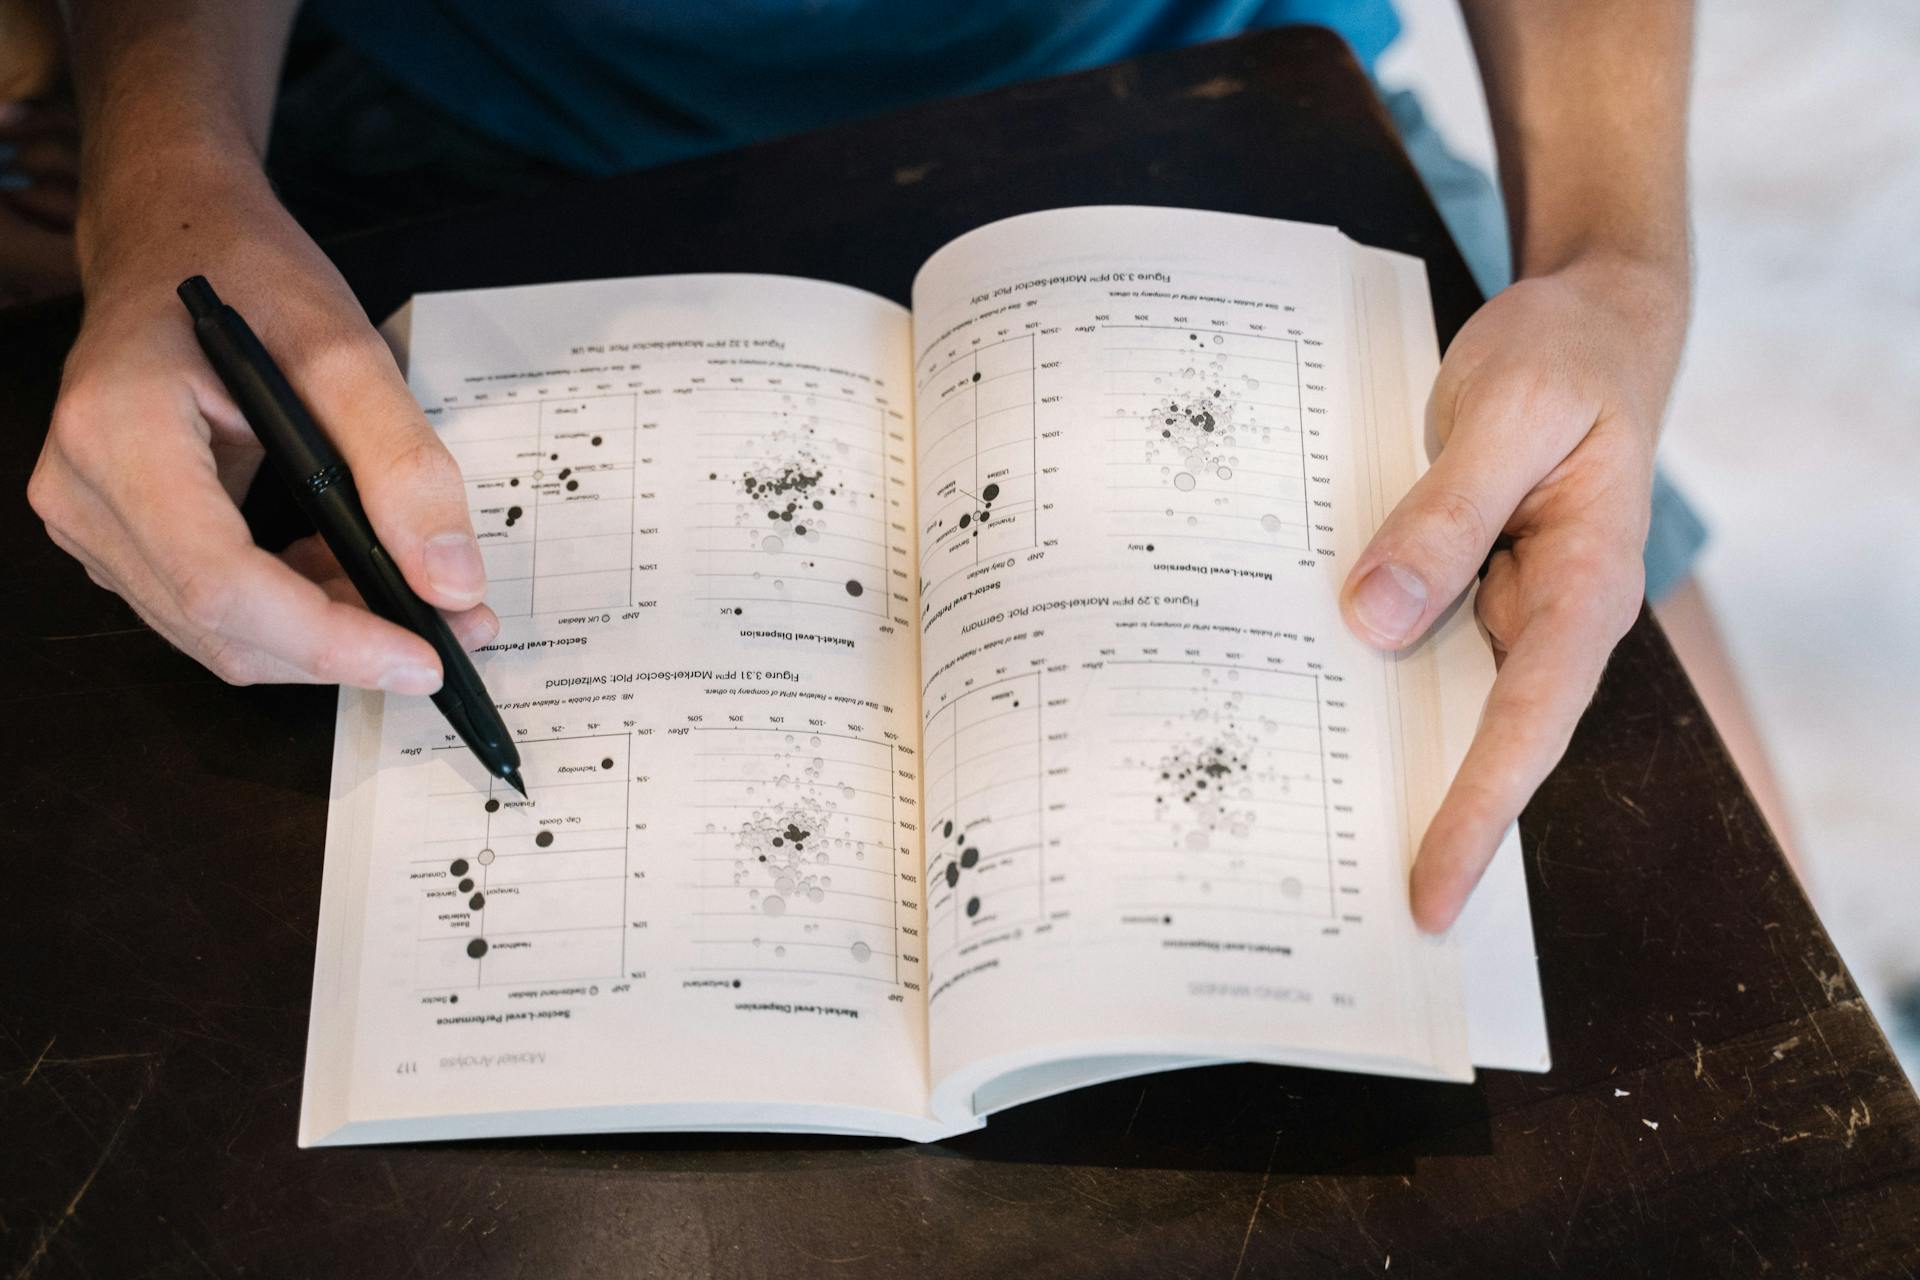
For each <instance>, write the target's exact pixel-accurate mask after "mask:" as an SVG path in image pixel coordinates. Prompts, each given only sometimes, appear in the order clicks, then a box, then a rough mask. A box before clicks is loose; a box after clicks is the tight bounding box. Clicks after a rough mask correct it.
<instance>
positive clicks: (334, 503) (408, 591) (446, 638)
mask: <svg viewBox="0 0 1920 1280" xmlns="http://www.w3.org/2000/svg"><path fill="white" fill-rule="evenodd" d="M309 505H310V507H311V509H312V514H313V515H314V516H315V523H316V524H317V525H318V526H319V527H320V536H321V538H323V539H324V540H325V541H326V544H327V546H328V547H329V548H331V549H332V551H333V554H334V558H335V559H337V560H338V561H339V562H340V567H341V568H342V569H343V570H345V571H346V575H347V580H348V581H349V582H351V583H353V585H354V586H355V587H356V588H357V589H358V590H359V592H360V597H361V599H363V600H365V601H366V603H367V608H368V609H370V610H371V611H373V612H374V613H375V614H377V615H379V616H380V617H382V618H385V619H386V620H387V621H388V622H391V623H394V624H396V625H398V626H401V627H405V628H406V629H407V630H409V631H411V632H413V633H414V634H415V635H417V636H419V637H420V638H421V639H423V640H425V641H426V642H427V643H428V644H430V645H432V646H433V648H434V651H435V652H436V653H438V654H439V655H440V669H441V676H442V678H441V684H440V688H439V690H438V691H437V692H436V693H435V694H434V695H433V701H434V705H436V706H438V707H439V708H440V710H441V712H442V713H443V714H445V715H446V717H447V718H448V719H449V720H450V721H452V722H453V725H454V728H455V729H456V730H457V731H458V732H459V734H460V737H461V738H462V739H463V740H467V741H468V742H469V745H473V743H474V741H475V740H477V741H478V743H480V744H484V745H485V746H486V747H488V748H489V749H493V750H499V749H503V748H506V747H507V743H508V739H507V731H506V725H505V724H504V723H502V722H501V720H500V718H499V716H498V715H497V714H492V713H491V708H492V705H493V704H492V700H491V699H489V698H488V697H487V696H486V690H485V688H484V687H483V686H482V685H481V683H480V675H479V673H478V672H476V671H475V670H474V669H473V663H472V661H471V660H469V659H468V657H467V653H466V650H465V649H464V648H462V647H461V645H460V642H459V640H457V639H455V638H454V634H453V631H452V629H451V628H450V627H448V626H447V621H446V619H445V618H443V617H441V616H440V611H439V610H438V609H436V608H434V607H433V606H432V605H430V604H428V603H427V602H426V601H425V600H422V599H421V598H420V596H419V595H418V594H417V593H416V592H415V591H414V589H413V588H412V587H411V586H409V585H408V583H407V579H406V575H405V574H403V573H401V572H400V566H399V565H397V564H395V563H394V560H393V557H392V556H391V555H389V554H388V553H387V549H386V548H385V547H383V546H381V545H380V543H379V542H378V541H377V540H375V539H372V538H369V539H366V540H365V541H359V540H355V539H349V538H345V537H340V536H336V535H335V534H334V533H332V532H331V531H332V530H340V529H370V528H371V527H372V524H371V522H369V521H368V520H367V517H366V512H365V509H364V508H363V507H362V506H361V504H360V493H359V490H357V489H356V488H355V487H354V484H353V477H352V476H350V475H347V474H344V473H342V474H341V475H340V477H339V478H338V479H336V480H335V481H334V482H333V483H332V484H330V485H328V486H327V487H326V488H325V490H324V491H322V492H320V493H316V494H313V495H311V498H310V501H309ZM329 508H330V509H329Z"/></svg>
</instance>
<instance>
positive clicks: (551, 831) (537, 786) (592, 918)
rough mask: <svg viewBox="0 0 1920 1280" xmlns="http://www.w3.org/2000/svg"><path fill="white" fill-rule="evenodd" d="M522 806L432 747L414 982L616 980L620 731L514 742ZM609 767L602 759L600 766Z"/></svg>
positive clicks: (622, 850) (624, 826) (463, 761)
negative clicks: (433, 774) (433, 770)
mask: <svg viewBox="0 0 1920 1280" xmlns="http://www.w3.org/2000/svg"><path fill="white" fill-rule="evenodd" d="M519 747H520V759H521V765H520V773H521V777H522V779H523V780H524V781H525V782H526V784H527V795H526V797H524V798H523V797H521V796H520V794H519V793H518V792H515V791H512V790H510V789H509V788H507V787H506V785H505V784H504V783H501V782H499V780H498V779H495V778H491V777H489V776H488V775H487V774H486V772H485V771H484V770H483V769H482V768H481V767H480V765H479V763H478V762H477V761H475V760H474V759H473V758H472V754H471V753H470V752H468V751H467V749H466V748H465V747H461V746H454V747H447V748H441V749H436V750H435V752H434V756H435V760H436V763H437V764H440V765H442V766H444V768H443V769H442V770H441V771H440V773H439V775H438V779H437V781H436V783H435V785H434V787H433V789H432V791H431V792H430V794H429V798H428V806H427V811H426V813H425V814H424V815H423V817H422V824H423V828H424V829H425V830H427V831H428V832H430V833H431V834H430V835H429V836H428V837H427V838H426V839H425V841H424V842H423V848H424V850H425V851H427V852H426V854H424V855H423V857H422V858H420V859H416V860H415V861H414V862H412V863H411V864H410V865H409V878H408V883H409V891H410V892H413V893H417V894H418V895H419V907H418V911H417V915H416V923H415V956H416V961H415V967H414V980H415V985H416V986H418V987H421V988H427V989H435V988H445V987H479V986H487V987H495V986H512V985H515V984H519V983H529V982H551V981H560V980H588V979H593V980H599V979H609V980H611V979H617V978H619V977H620V976H621V974H622V973H623V972H624V970H625V967H626V936H625V935H626V929H625V927H624V923H623V922H624V920H625V909H626V900H627V899H626V895H627V893H628V875H627V871H628V867H627V836H628V831H629V829H630V828H629V825H628V820H627V804H628V800H627V778H626V773H627V770H626V767H625V761H626V759H627V752H628V747H629V740H628V739H627V737H626V736H625V735H603V734H602V735H585V736H580V737H567V738H548V739H540V740H533V741H527V740H522V741H521V742H520V743H519ZM609 762H611V763H609Z"/></svg>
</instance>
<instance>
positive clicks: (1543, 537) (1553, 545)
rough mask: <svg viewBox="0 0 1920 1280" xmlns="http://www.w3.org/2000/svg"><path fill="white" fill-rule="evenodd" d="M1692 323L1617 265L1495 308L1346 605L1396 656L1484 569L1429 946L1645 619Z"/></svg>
mask: <svg viewBox="0 0 1920 1280" xmlns="http://www.w3.org/2000/svg"><path fill="white" fill-rule="evenodd" d="M1685 323H1686V283H1685V278H1684V273H1683V272H1682V271H1676V270H1673V269H1670V268H1664V267H1657V266H1654V265H1652V264H1646V263H1639V262H1634V261H1630V260H1624V259H1619V258H1608V259H1601V258H1586V259H1581V260H1578V261H1576V262H1575V263H1574V264H1572V265H1570V266H1568V267H1566V268H1563V269H1562V270H1559V271H1556V272H1554V273H1553V274H1551V275H1544V276H1538V277H1535V278H1532V279H1527V280H1522V281H1521V282H1519V283H1518V284H1515V285H1514V286H1513V287H1511V288H1509V289H1507V290H1506V291H1505V292H1503V293H1501V294H1499V295H1498V296H1496V297H1495V298H1494V299H1493V300H1492V301H1490V302H1489V303H1488V304H1487V305H1486V306H1485V307H1483V308H1482V309H1481V310H1480V311H1479V312H1478V313H1477V314H1476V315H1475V316H1474V317H1473V318H1472V320H1470V321H1469V322H1468V323H1467V325H1466V326H1465V327H1464V328H1463V329H1461V331H1460V334H1459V336H1458V337H1457V338H1455V339H1454V342H1453V345H1452V347H1451V348H1450V349H1449V350H1448V352H1447V356H1446V359H1445V361H1444V362H1442V364H1441V366H1440V375H1439V378H1438V379H1437V380H1436V381H1435V383H1434V388H1433V395H1432V398H1431V400H1430V401H1429V403H1428V406H1427V414H1428V420H1429V425H1430V426H1431V427H1432V428H1433V432H1434V435H1435V436H1437V438H1438V439H1439V440H1440V441H1442V447H1441V450H1440V454H1439V456H1438V457H1437V458H1435V459H1434V461H1433V466H1432V468H1431V469H1430V470H1429V471H1428V472H1427V473H1426V474H1425V475H1424V476H1422V477H1421V479H1420V480H1419V482H1418V483H1416V484H1415V485H1414V487H1413V489H1412V490H1411V491H1410V492H1409V493H1408V494H1407V496H1406V497H1405V498H1404V499H1403V500H1402V501H1401V502H1400V505H1399V506H1397V507H1396V508H1394V510H1393V512H1392V514H1390V515H1389V516H1388V517H1387V520H1386V522H1385V524H1383V525H1382V526H1381V528H1380V531H1379V532H1378V533H1377V534H1376V535H1375V536H1374V539H1373V541H1372V542H1371V543H1370V544H1368V546H1367V549H1366V550H1365V551H1364V552H1363V553H1362V554H1361V556H1360V559H1359V561H1358V562H1357V563H1356V564H1355V565H1354V568H1353V572H1352V574H1351V575H1350V576H1349V577H1348V579H1347V583H1346V585H1345V587H1344V588H1343V590H1342V593H1341V608H1342V610H1343V611H1344V613H1345V616H1346V619H1347V623H1348V625H1349V626H1350V627H1352V629H1353V630H1354V632H1355V633H1356V634H1357V635H1359V636H1360V637H1361V638H1362V639H1363V640H1366V641H1367V642H1369V643H1370V644H1373V645H1375V646H1376V647H1379V648H1382V649H1401V648H1405V647H1406V646H1407V645H1410V644H1412V643H1413V642H1414V641H1415V640H1417V639H1418V638H1419V637H1420V636H1421V635H1423V634H1424V633H1425V632H1426V630H1427V629H1428V628H1429V627H1430V626H1431V625H1432V624H1433V622H1434V620H1435V619H1436V618H1438V617H1439V616H1440V615H1441V614H1442V613H1443V612H1444V611H1445V610H1446V609H1447V607H1448V606H1449V605H1450V604H1451V603H1452V602H1453V601H1454V600H1455V599H1456V598H1457V597H1458V596H1459V595H1460V593H1461V592H1462V591H1464V590H1465V589H1466V588H1467V587H1468V586H1469V585H1471V584H1472V582H1473V580H1474V577H1475V575H1476V574H1477V573H1478V572H1479V570H1480V567H1481V565H1482V563H1486V564H1487V572H1486V578H1485V580H1484V581H1483V582H1482V583H1481V584H1480V592H1479V597H1478V607H1479V614H1480V619H1481V621H1482V622H1483V623H1485V624H1486V628H1487V630H1488V631H1489V632H1490V633H1491V634H1492V636H1493V642H1494V646H1495V653H1496V656H1497V657H1498V658H1499V660H1500V672H1499V675H1498V676H1497V677H1496V678H1495V681H1494V685H1493V691H1492V692H1491V693H1490V694H1489V695H1488V698H1487V705H1486V711H1485V714H1484V716H1483V718H1482V720H1481V724H1480V728H1479V732H1478V733H1477V734H1476V735H1475V736H1474V740H1473V745H1472V747H1471V748H1470V749H1469V750H1468V752H1467V756H1466V759H1465V761H1464V762H1463V763H1462V764H1461V766H1460V772H1459V774H1458V776H1457V777H1456V778H1455V779H1454V781H1453V785H1452V787H1451V789H1450V790H1449V791H1448V792H1447V795H1446V799H1445V800H1444V801H1443V802H1442V804H1441V806H1440V809H1439V812H1438V813H1436V814H1435V815H1434V818H1433V822H1432V823H1431V825H1429V826H1428V828H1427V832H1426V835H1425V838H1424V839H1423V840H1422V841H1421V844H1420V851H1419V855H1418V857H1417V859H1416V860H1415V863H1414V867H1413V877H1412V902H1413V915H1414V919H1415V920H1416V921H1417V922H1418V923H1419V925H1420V927H1421V928H1423V929H1426V930H1428V931H1430V932H1439V931H1442V930H1444V929H1446V928H1447V927H1448V926H1450V925H1451V924H1452V923H1453V921H1454V919H1455V917H1457V916H1458V915H1459V913H1460V909H1461V907H1462V906H1463V905H1464V904H1465V902H1466V900H1467V896H1468V895H1469V894H1470V893H1471V892H1472V891H1473V887H1474V885H1475V884H1477V883H1478V882H1479V879H1480V875H1481V873H1482V872H1483V871H1485V870H1486V866H1487V863H1488V862H1489V861H1491V860H1492V857H1493V853H1494V850H1495V848H1496V847H1497V846H1498V844H1499V841H1500V838H1501V836H1502V834H1503V833H1504V832H1505V831H1506V829H1507V828H1508V826H1509V825H1511V824H1512V823H1513V821H1514V820H1515V819H1516V818H1517V817H1519V814H1520V810H1521V808H1522V807H1523V806H1524V805H1525V804H1526V802H1527V799H1528V798H1529V797H1530V796H1531V795H1532V794H1533V791H1534V788H1535V787H1537V786H1539V784H1540V782H1541V780H1542V779H1544V778H1545V777H1546V775H1547V773H1548V771H1549V770H1551V769H1552V768H1553V766H1554V764H1555V763H1556V762H1557V761H1558V760H1559V759H1560V756H1561V754H1562V753H1563V752H1564V751H1565V750H1566V746H1567V742H1568V739H1569V738H1570V737H1571V736H1572V734H1573V728H1574V725H1575V723H1576V722H1577V721H1578V720H1579V718H1580V714H1581V712H1582V711H1583V710H1584V709H1585V708H1586V705H1587V702H1588V700H1589V699H1591V698H1592V696H1593V691H1594V688H1595V687H1596V686H1597V685H1598V683H1599V680H1600V673H1601V670H1602V668H1604V667H1605V665H1606V661H1607V656H1608V654H1609V653H1611V652H1612V650H1613V646H1614V644H1615V643H1616V642H1617V641H1618V640H1619V639H1620V637H1621V636H1623V635H1624V634H1626V631H1627V628H1628V627H1629V626H1631V625H1632V624H1633V620H1634V618H1635V617H1636V616H1637V615H1638V613H1639V610H1640V602H1641V595H1642V589H1643V582H1644V574H1643V570H1642V567H1641V558H1640V557H1641V550H1642V547H1643V546H1644V544H1645V542H1646V536H1647V522H1648V517H1649V503H1650V499H1651V489H1652V483H1653V451H1654V443H1655V439H1656V437H1657V435H1658V431H1659V424H1660V418H1661V415H1662V413H1663V412H1664V409H1665V405H1666V398H1667V393H1668V391H1669V389H1670V387H1671V385H1672V381H1673V375H1674V370H1675V367H1676V365H1677V363H1678V359H1679V351H1680V344H1681V340H1682V336H1683V333H1684V330H1685ZM1502 534H1505V535H1507V537H1508V538H1509V539H1510V541H1509V542H1507V543H1506V544H1504V545H1503V546H1502V547H1501V549H1499V550H1497V551H1493V556H1492V560H1491V561H1490V562H1489V561H1488V560H1487V554H1488V552H1489V551H1490V550H1492V549H1493V546H1494V540H1495V539H1496V538H1498V537H1500V536H1501V535H1502Z"/></svg>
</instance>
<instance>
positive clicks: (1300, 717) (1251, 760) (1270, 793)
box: [1101, 660, 1333, 923]
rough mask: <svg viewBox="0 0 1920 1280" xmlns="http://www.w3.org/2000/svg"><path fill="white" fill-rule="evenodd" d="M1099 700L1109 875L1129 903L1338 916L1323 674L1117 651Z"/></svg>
mask: <svg viewBox="0 0 1920 1280" xmlns="http://www.w3.org/2000/svg"><path fill="white" fill-rule="evenodd" d="M1102 679H1103V680H1104V681H1105V687H1104V688H1103V689H1102V690H1101V696H1102V697H1104V698H1106V699H1108V700H1109V703H1110V705H1112V706H1114V707H1116V708H1120V709H1117V710H1115V711H1114V712H1112V713H1111V714H1113V715H1115V716H1116V717H1117V718H1118V720H1119V722H1120V723H1122V724H1124V725H1126V726H1127V728H1126V730H1125V731H1124V732H1123V733H1121V734H1118V735H1116V736H1115V738H1114V739H1113V740H1112V741H1111V742H1110V743H1109V744H1108V746H1107V750H1108V752H1109V757H1108V760H1107V764H1106V766H1105V767H1106V768H1108V769H1109V770H1111V773H1112V777H1113V779H1114V784H1113V789H1112V792H1111V794H1112V796H1113V800H1114V808H1113V811H1112V814H1111V817H1112V822H1113V826H1112V830H1113V833H1114V839H1113V843H1114V844H1115V845H1116V849H1115V853H1114V865H1113V868H1112V870H1113V884H1114V885H1115V887H1116V892H1117V893H1118V895H1119V897H1118V904H1119V905H1120V906H1121V907H1122V908H1123V909H1125V910H1128V911H1130V912H1135V913H1137V912H1140V911H1142V910H1145V911H1147V912H1149V913H1159V914H1160V915H1161V916H1162V917H1163V918H1164V919H1165V921H1166V922H1167V923H1173V922H1175V921H1177V920H1180V919H1182V918H1183V913H1185V912H1191V911H1204V912H1207V913H1215V912H1234V913H1250V914H1260V913H1270V914H1271V913H1278V914H1287V915H1319V916H1326V915H1331V914H1332V912H1333V889H1332V885H1333V866H1332V841H1331V823H1330V815H1329V813H1328V799H1327V787H1326V780H1325V777H1324V744H1323V742H1322V728H1321V726H1322V724H1323V715H1322V707H1321V687H1320V685H1321V677H1320V676H1319V675H1317V674H1314V673H1311V672H1296V671H1285V670H1276V669H1268V668H1263V667H1257V666H1251V665H1238V664H1233V663H1203V662H1182V661H1173V660H1137V661H1127V660H1116V661H1113V662H1110V663H1108V664H1107V665H1106V666H1105V667H1104V668H1103V669H1102Z"/></svg>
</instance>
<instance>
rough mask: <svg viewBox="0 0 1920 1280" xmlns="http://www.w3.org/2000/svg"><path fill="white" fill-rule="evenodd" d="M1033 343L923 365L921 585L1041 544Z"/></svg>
mask: <svg viewBox="0 0 1920 1280" xmlns="http://www.w3.org/2000/svg"><path fill="white" fill-rule="evenodd" d="M1038 342H1039V339H1038V338H1036V337H1034V336H1032V335H1022V336H1020V337H1017V338H1009V339H1006V340H1004V341H1000V342H992V343H984V344H982V345H980V346H978V347H973V348H969V349H967V350H965V351H963V352H958V353H953V354H947V355H929V356H928V357H927V358H926V359H925V360H923V362H922V363H923V365H924V368H923V370H922V373H921V376H920V380H919V388H920V389H919V396H920V403H919V417H920V421H919V427H918V434H919V439H920V487H921V492H922V494H923V495H924V497H925V500H924V501H923V503H922V507H921V511H920V576H921V579H922V581H923V582H924V583H926V584H929V585H931V584H937V583H939V582H940V581H942V580H944V579H946V578H947V577H950V576H952V575H953V574H955V573H959V572H962V571H964V570H966V569H970V568H972V567H973V566H975V565H976V564H979V563H980V562H981V561H982V560H985V559H988V558H990V557H992V556H997V555H1003V554H1006V553H1007V552H1010V551H1017V550H1024V549H1026V548H1030V547H1034V546H1037V545H1039V542H1038V537H1039V535H1038V531H1037V530H1038V525H1037V516H1038V505H1037V502H1036V498H1037V489H1036V484H1037V479H1038V476H1037V472H1038V466H1037V457H1038V455H1037V452H1036V450H1037V442H1038V432H1037V430H1036V427H1035V416H1034V415H1035V411H1036V402H1037V396H1036V395H1035V389H1036V381H1035V380H1036V377H1037V366H1036V364H1035V354H1036V347H1037V344H1038Z"/></svg>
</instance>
